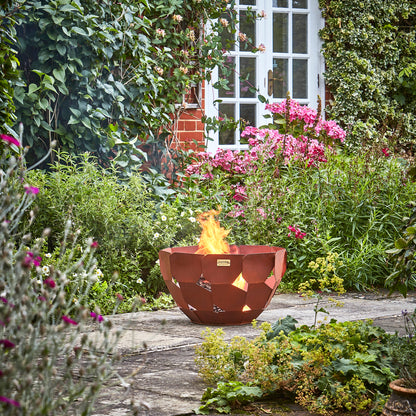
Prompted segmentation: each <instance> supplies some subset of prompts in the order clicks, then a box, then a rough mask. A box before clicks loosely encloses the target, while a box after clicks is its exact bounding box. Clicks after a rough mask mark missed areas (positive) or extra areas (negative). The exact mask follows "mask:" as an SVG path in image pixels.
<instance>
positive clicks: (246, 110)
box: [240, 104, 256, 143]
mask: <svg viewBox="0 0 416 416" xmlns="http://www.w3.org/2000/svg"><path fill="white" fill-rule="evenodd" d="M240 119H241V120H242V126H241V130H240V134H241V133H242V131H243V130H244V128H245V126H256V104H240ZM243 139H244V138H241V142H242V143H243V142H244V140H243Z"/></svg>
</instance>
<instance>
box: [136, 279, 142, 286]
mask: <svg viewBox="0 0 416 416" xmlns="http://www.w3.org/2000/svg"><path fill="white" fill-rule="evenodd" d="M136 283H138V284H139V285H141V284H142V283H143V279H141V278H140V277H139V278H138V279H137V280H136Z"/></svg>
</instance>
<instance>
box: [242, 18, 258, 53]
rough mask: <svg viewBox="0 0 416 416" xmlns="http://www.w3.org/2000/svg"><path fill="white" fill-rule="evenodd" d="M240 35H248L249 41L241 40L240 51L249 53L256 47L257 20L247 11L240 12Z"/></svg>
mask: <svg viewBox="0 0 416 416" xmlns="http://www.w3.org/2000/svg"><path fill="white" fill-rule="evenodd" d="M240 33H241V34H242V35H246V37H247V40H241V39H240V50H241V51H247V50H251V49H252V45H256V43H257V41H256V19H255V18H254V17H253V16H252V15H251V13H247V12H245V11H240Z"/></svg>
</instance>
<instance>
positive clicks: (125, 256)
mask: <svg viewBox="0 0 416 416" xmlns="http://www.w3.org/2000/svg"><path fill="white" fill-rule="evenodd" d="M29 177H30V180H31V183H33V184H34V185H36V186H37V187H39V189H40V191H39V194H38V198H37V201H36V205H37V215H36V219H35V221H34V222H33V224H32V226H31V227H30V231H31V232H32V233H33V235H35V236H39V233H41V230H42V229H43V228H44V227H49V228H51V229H52V231H51V234H50V236H49V238H48V246H47V247H46V248H45V249H46V250H47V251H48V252H50V253H54V251H55V250H57V248H58V247H59V245H60V241H61V239H62V236H63V233H64V231H65V224H66V222H67V221H68V220H70V221H71V222H72V224H73V227H74V229H76V230H79V232H80V233H81V235H83V236H88V237H92V238H93V239H94V241H96V242H97V244H98V248H97V251H96V258H97V262H98V266H97V267H99V269H100V270H101V272H102V274H103V276H101V277H100V280H99V281H100V283H101V286H99V287H98V286H93V287H92V291H93V296H91V298H90V305H94V304H95V305H97V306H99V307H100V308H101V311H102V313H109V312H111V311H112V310H113V308H114V307H115V305H116V302H117V298H116V294H117V293H118V294H120V295H122V296H123V297H124V298H125V301H124V302H123V303H122V304H121V305H120V306H119V309H118V310H119V311H122V312H126V311H131V310H132V309H134V308H135V307H136V306H135V303H137V302H136V301H135V298H136V297H139V300H138V304H139V305H140V304H141V302H142V300H140V299H141V298H142V297H143V298H145V300H146V301H149V302H151V301H152V298H153V297H158V294H159V292H160V291H163V290H165V285H164V283H163V279H162V277H161V274H160V269H159V264H158V253H159V250H160V249H162V248H166V247H169V246H172V245H176V244H185V243H187V242H188V243H189V242H192V243H195V241H194V238H195V237H196V235H197V234H199V231H198V224H197V223H196V222H195V219H194V218H193V217H192V216H191V214H190V213H189V210H186V211H185V210H184V209H183V207H182V205H181V204H180V203H179V201H173V202H172V203H171V204H169V205H167V204H164V203H161V202H160V199H158V200H157V201H155V200H154V199H153V195H152V190H153V188H151V187H150V188H149V187H148V185H147V184H146V182H145V181H143V179H142V177H141V175H140V174H139V173H135V174H132V175H131V176H130V178H128V179H126V181H124V182H122V181H120V180H119V177H118V175H117V170H116V167H115V164H112V165H110V166H109V167H108V168H107V169H106V170H104V169H103V168H100V167H99V166H98V165H97V163H96V159H94V158H93V157H92V156H90V155H87V154H84V155H82V156H81V157H80V158H78V159H74V158H71V157H70V156H69V155H68V154H65V153H62V152H60V153H58V154H57V163H55V164H54V165H53V166H51V167H50V171H49V172H42V171H31V172H30V175H29ZM165 193H167V190H166V191H165ZM156 205H157V206H158V208H157V207H156ZM181 215H182V216H181ZM178 219H180V221H178ZM191 220H193V221H191ZM54 257H55V256H54ZM104 283H106V285H107V287H106V290H101V289H103V286H102V285H103V284H104Z"/></svg>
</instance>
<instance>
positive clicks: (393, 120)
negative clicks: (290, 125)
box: [319, 0, 416, 150]
mask: <svg viewBox="0 0 416 416" xmlns="http://www.w3.org/2000/svg"><path fill="white" fill-rule="evenodd" d="M319 6H320V7H321V9H322V14H323V17H324V18H325V27H324V28H323V29H322V31H321V38H322V39H323V42H324V43H323V55H324V57H325V64H326V65H325V81H326V84H327V85H328V87H329V89H330V91H331V93H332V94H333V99H332V100H330V101H329V103H328V105H327V106H326V107H325V111H326V112H327V113H328V115H329V116H330V117H331V118H334V119H335V120H338V121H339V122H340V123H341V125H342V126H344V128H346V129H347V130H348V133H349V134H348V139H347V145H348V146H351V147H355V148H359V147H361V146H362V145H365V146H369V147H371V146H372V145H373V144H375V143H377V142H384V143H389V145H390V146H391V147H394V146H396V145H398V147H402V146H404V147H407V148H412V146H413V150H414V143H415V141H414V130H415V126H416V118H415V106H416V99H415V98H416V94H415V92H416V90H415V83H414V65H415V59H414V57H415V51H416V49H415V48H416V46H415V43H414V41H413V40H414V38H415V27H416V26H415V22H416V6H415V4H414V2H413V1H412V0H404V1H401V0H393V1H390V2H389V4H388V7H386V4H385V2H384V1H383V0H374V1H373V0H364V1H361V0H348V1H344V0H330V1H327V0H320V1H319ZM409 143H410V145H409Z"/></svg>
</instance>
